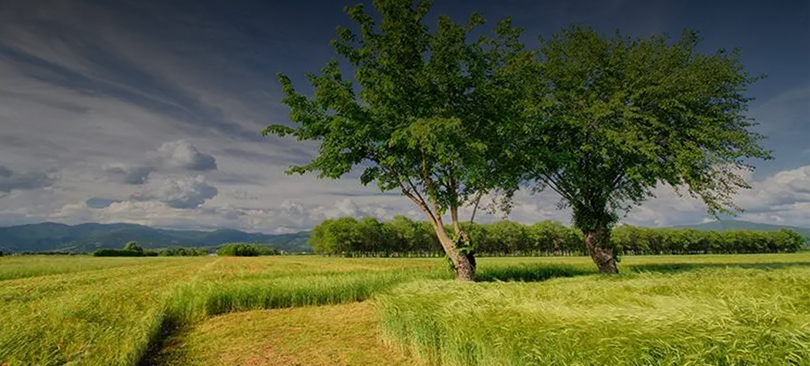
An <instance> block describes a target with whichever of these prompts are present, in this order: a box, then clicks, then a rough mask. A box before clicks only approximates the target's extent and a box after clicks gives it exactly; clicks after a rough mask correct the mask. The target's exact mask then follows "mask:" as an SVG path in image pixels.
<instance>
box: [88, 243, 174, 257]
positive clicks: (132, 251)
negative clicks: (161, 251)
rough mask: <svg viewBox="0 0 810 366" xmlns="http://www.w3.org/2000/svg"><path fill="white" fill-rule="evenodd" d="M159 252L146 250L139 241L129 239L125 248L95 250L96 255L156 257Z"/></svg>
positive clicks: (94, 254)
mask: <svg viewBox="0 0 810 366" xmlns="http://www.w3.org/2000/svg"><path fill="white" fill-rule="evenodd" d="M157 255H158V252H156V251H154V250H146V251H144V250H143V248H141V247H140V246H139V245H138V243H136V242H134V241H129V242H127V243H126V244H124V248H123V249H106V248H101V249H96V250H95V251H93V256H94V257H156V256H157Z"/></svg>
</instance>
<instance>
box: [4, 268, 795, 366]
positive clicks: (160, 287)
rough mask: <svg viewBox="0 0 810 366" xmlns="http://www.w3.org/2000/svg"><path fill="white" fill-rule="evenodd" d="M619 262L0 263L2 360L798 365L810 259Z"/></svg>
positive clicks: (22, 362) (54, 362)
mask: <svg viewBox="0 0 810 366" xmlns="http://www.w3.org/2000/svg"><path fill="white" fill-rule="evenodd" d="M621 265H622V269H623V273H622V274H621V275H619V276H611V277H605V276H600V275H597V274H595V269H594V268H593V265H592V263H591V262H590V259H589V258H585V257H554V258H481V259H480V266H479V267H480V268H479V278H480V279H481V282H478V283H457V282H454V281H451V280H450V278H451V276H450V275H449V273H447V272H446V269H445V267H444V263H443V262H442V260H440V259H383V258H380V259H372V258H368V259H331V258H321V257H310V256H305V257H258V258H208V257H204V258H88V257H0V365H6V364H8V365H64V364H69V365H138V364H141V365H150V364H152V365H175V364H176V365H222V364H228V365H240V364H241V365H372V364H374V365H419V364H442V365H600V364H612V365H648V364H655V365H810V253H798V254H776V255H736V256H658V257H626V258H624V260H623V261H622V264H621ZM504 281H506V282H504ZM314 305H326V306H314ZM262 309H276V310H262Z"/></svg>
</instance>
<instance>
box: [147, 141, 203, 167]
mask: <svg viewBox="0 0 810 366" xmlns="http://www.w3.org/2000/svg"><path fill="white" fill-rule="evenodd" d="M158 156H159V159H160V161H161V163H162V164H163V165H164V166H166V167H169V168H181V169H187V170H192V171H206V170H216V169H217V160H216V159H215V158H214V157H213V156H211V155H208V154H203V153H201V152H200V151H199V150H197V148H196V147H194V145H193V144H192V143H190V142H188V141H186V140H178V141H172V142H167V143H165V144H163V145H161V146H160V148H158Z"/></svg>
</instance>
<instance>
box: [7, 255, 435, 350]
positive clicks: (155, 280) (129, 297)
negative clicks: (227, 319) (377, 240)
mask: <svg viewBox="0 0 810 366" xmlns="http://www.w3.org/2000/svg"><path fill="white" fill-rule="evenodd" d="M94 259H95V260H98V261H110V260H111V258H94ZM114 259H118V258H114ZM127 259H130V260H131V258H127ZM137 260H138V261H140V262H139V263H138V264H132V263H131V262H120V264H121V265H120V266H118V267H112V265H109V267H111V268H106V269H103V270H99V271H81V270H79V269H78V267H76V268H74V272H72V273H63V274H55V275H47V276H39V277H29V278H20V279H13V280H7V281H4V282H2V285H0V300H2V301H0V364H3V363H4V362H7V363H8V364H9V365H32V364H36V365H64V364H71V365H105V366H107V365H110V366H115V365H136V364H139V363H141V362H142V361H143V358H144V356H145V355H146V353H147V351H149V350H150V347H152V348H154V347H155V346H159V345H160V344H161V341H162V338H163V337H164V336H165V335H166V333H165V332H166V331H169V330H173V329H176V328H178V327H183V326H188V325H190V324H193V323H194V322H196V321H199V320H203V319H205V317H207V316H211V315H216V314H222V313H225V312H231V311H242V310H247V309H261V308H279V307H293V306H307V305H320V304H337V303H344V302H354V301H362V300H365V299H367V298H369V297H370V296H371V295H372V294H374V293H377V292H381V291H384V290H386V289H388V288H390V287H392V286H393V285H395V284H398V283H401V282H403V281H407V280H414V279H431V278H432V279H437V278H447V279H449V278H451V277H450V276H449V274H447V273H445V272H443V271H442V270H441V269H437V268H439V267H437V266H436V263H437V262H436V261H431V262H425V261H409V262H402V261H400V262H396V263H394V262H392V261H391V260H358V261H345V262H344V261H342V260H335V259H331V260H323V259H321V258H303V259H302V258H294V257H286V258H285V257H278V258H224V259H223V258H138V259H137ZM33 263H34V265H35V266H39V263H40V262H39V261H33ZM85 263H86V264H89V265H88V267H93V265H95V264H96V263H93V262H85ZM29 273H33V272H29Z"/></svg>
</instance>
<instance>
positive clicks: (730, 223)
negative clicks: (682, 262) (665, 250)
mask: <svg viewBox="0 0 810 366" xmlns="http://www.w3.org/2000/svg"><path fill="white" fill-rule="evenodd" d="M673 227H674V228H681V229H695V230H706V231H726V230H757V231H779V230H782V229H789V230H793V231H795V232H797V233H799V234H800V235H802V236H804V237H806V238H810V227H796V226H784V225H771V224H758V223H755V222H748V221H740V220H717V221H712V222H707V223H703V224H699V225H684V226H673Z"/></svg>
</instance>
